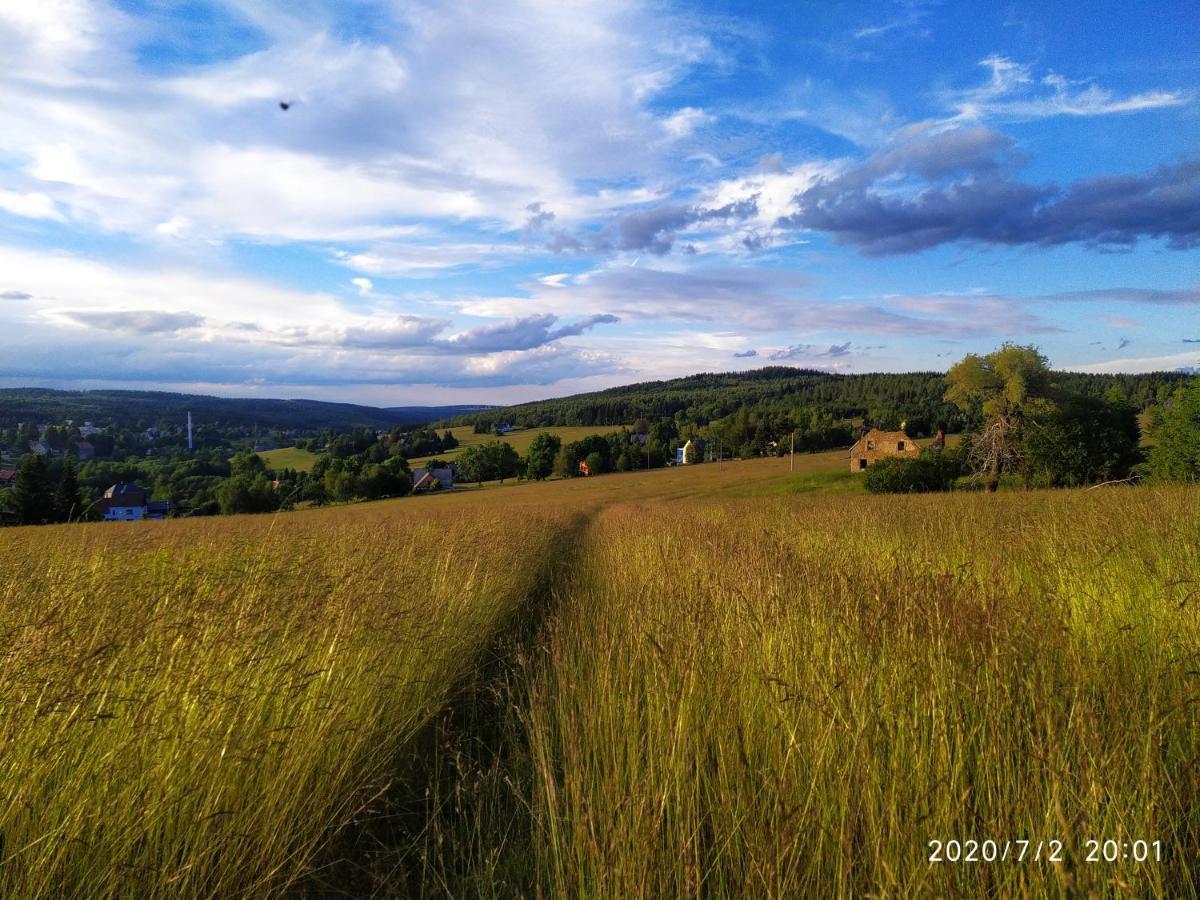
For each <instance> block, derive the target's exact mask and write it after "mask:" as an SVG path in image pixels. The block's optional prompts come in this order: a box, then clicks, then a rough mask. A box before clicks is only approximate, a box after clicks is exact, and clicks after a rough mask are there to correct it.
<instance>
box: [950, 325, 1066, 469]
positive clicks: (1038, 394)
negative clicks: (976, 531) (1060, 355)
mask: <svg viewBox="0 0 1200 900" xmlns="http://www.w3.org/2000/svg"><path fill="white" fill-rule="evenodd" d="M946 380H947V382H949V385H950V387H949V389H948V390H947V391H946V399H947V400H949V401H950V402H951V403H953V404H954V405H955V406H957V407H958V408H959V409H961V410H963V411H964V412H975V411H978V412H979V413H980V414H982V416H983V419H984V425H983V429H982V431H981V432H980V434H979V435H978V436H977V437H976V439H975V440H974V441H973V442H972V464H973V466H974V470H975V472H976V474H977V475H978V476H979V477H981V478H982V479H983V482H984V485H985V486H986V487H987V489H988V490H989V491H994V490H996V488H997V487H998V486H999V484H1000V476H1001V475H1003V474H1004V473H1005V472H1011V471H1014V470H1016V469H1017V468H1018V467H1019V466H1020V464H1021V459H1022V453H1021V445H1022V438H1023V436H1024V430H1025V426H1026V423H1027V422H1028V420H1029V419H1030V417H1031V416H1035V415H1038V414H1045V413H1048V412H1050V411H1051V410H1052V408H1053V404H1052V403H1051V401H1050V400H1049V398H1048V394H1049V390H1050V368H1049V366H1048V364H1047V360H1046V357H1044V356H1043V355H1042V354H1041V353H1039V352H1038V350H1037V348H1036V347H1022V346H1019V345H1017V344H1010V343H1006V344H1004V345H1003V346H1001V347H1000V349H999V350H995V351H993V352H992V353H989V354H987V355H986V356H979V355H978V354H975V353H972V354H969V355H967V356H966V357H964V358H963V359H962V361H961V362H958V363H956V364H955V365H954V366H953V367H952V368H951V369H950V371H949V372H947V373H946Z"/></svg>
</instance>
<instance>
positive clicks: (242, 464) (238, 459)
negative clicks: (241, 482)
mask: <svg viewBox="0 0 1200 900" xmlns="http://www.w3.org/2000/svg"><path fill="white" fill-rule="evenodd" d="M266 471H267V463H266V460H264V459H263V458H262V457H261V456H259V455H258V454H257V453H255V452H254V451H253V450H243V451H242V452H241V453H235V454H234V455H233V456H231V457H230V458H229V473H230V474H231V475H233V476H234V477H235V478H236V477H237V476H239V475H249V476H250V477H251V478H253V477H254V476H255V475H261V474H263V473H265V472H266Z"/></svg>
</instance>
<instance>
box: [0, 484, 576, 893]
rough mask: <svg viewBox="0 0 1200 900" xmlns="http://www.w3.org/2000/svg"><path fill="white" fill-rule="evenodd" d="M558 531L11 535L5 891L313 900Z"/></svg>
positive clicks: (391, 523) (433, 524)
mask: <svg viewBox="0 0 1200 900" xmlns="http://www.w3.org/2000/svg"><path fill="white" fill-rule="evenodd" d="M566 524H567V521H566V519H565V518H564V517H561V516H555V515H553V514H548V513H547V514H542V515H537V514H526V515H524V516H522V518H521V521H520V522H515V523H514V522H504V523H499V522H494V521H489V520H488V519H486V518H477V519H475V520H472V521H464V520H462V519H461V518H458V517H454V516H445V515H442V514H439V513H437V512H436V511H432V510H429V509H424V510H421V514H420V515H419V516H405V515H403V514H402V510H401V508H398V507H392V508H390V509H383V508H379V507H377V508H376V511H375V512H373V513H364V512H362V511H358V510H356V511H355V512H354V514H352V515H351V514H347V512H345V511H326V512H320V513H297V514H293V515H286V516H278V517H273V518H268V517H262V518H254V517H237V518H230V519H213V520H207V521H199V520H192V521H179V522H168V523H145V524H123V525H119V526H116V527H114V526H112V525H105V524H98V525H91V526H87V525H85V526H64V527H58V528H42V529H9V530H6V531H5V532H3V534H2V536H0V539H2V540H3V553H2V554H0V660H2V662H0V791H3V799H2V802H0V834H2V835H3V839H4V848H3V863H2V867H3V868H2V871H0V894H2V895H3V896H11V897H35V896H63V897H67V896H70V897H116V896H138V897H177V896H235V895H237V896H242V895H248V896H267V895H278V894H279V893H281V892H284V891H286V890H289V889H294V888H296V887H297V886H301V885H303V884H305V883H306V880H308V879H311V878H312V876H313V870H314V866H316V865H317V864H318V863H319V862H321V861H322V859H324V858H325V857H326V856H328V855H329V854H330V853H331V852H332V848H334V847H335V846H336V844H337V842H338V841H339V840H340V839H341V836H342V832H343V831H344V830H345V829H347V828H349V827H350V826H351V824H352V823H353V822H354V821H355V820H356V818H361V817H362V816H363V813H364V811H365V810H367V809H368V807H369V805H370V804H371V802H372V800H373V798H376V797H377V796H380V795H382V794H383V793H384V792H386V791H387V789H388V787H389V785H390V784H392V783H393V782H395V781H396V780H397V779H398V778H402V777H403V776H404V774H405V773H404V771H403V769H404V767H405V766H406V765H408V763H407V762H406V756H405V751H406V748H407V747H408V744H409V742H410V741H411V740H412V739H413V738H414V736H415V735H416V734H417V733H418V732H419V731H420V730H421V729H422V728H423V727H424V726H425V725H426V723H428V721H429V720H430V719H431V717H432V716H434V715H435V714H436V713H437V712H438V711H439V710H440V709H441V708H442V706H443V704H444V703H445V702H446V698H447V697H448V696H449V695H450V694H451V692H452V691H453V690H454V689H455V687H456V685H458V684H459V682H460V681H462V680H463V679H464V678H465V677H466V676H468V675H469V673H470V672H471V670H472V668H473V667H474V665H475V664H476V661H477V659H478V657H479V654H480V653H481V652H482V650H483V648H485V647H486V646H487V645H488V643H489V642H490V641H491V640H493V638H494V637H495V636H496V635H497V634H498V633H499V632H500V631H501V630H502V629H503V628H504V627H505V626H506V624H507V622H508V620H509V618H510V617H511V616H512V615H513V614H514V612H515V611H516V610H517V607H518V606H519V604H521V603H522V602H523V601H524V600H525V598H526V597H527V596H528V594H529V592H530V590H531V587H532V585H533V584H534V582H535V581H536V579H537V578H539V577H540V575H541V572H542V565H543V562H544V561H545V559H547V558H548V557H549V554H550V549H551V548H552V547H553V546H554V544H555V542H556V540H557V536H558V535H559V534H561V533H562V529H563V528H564V526H565V525H566Z"/></svg>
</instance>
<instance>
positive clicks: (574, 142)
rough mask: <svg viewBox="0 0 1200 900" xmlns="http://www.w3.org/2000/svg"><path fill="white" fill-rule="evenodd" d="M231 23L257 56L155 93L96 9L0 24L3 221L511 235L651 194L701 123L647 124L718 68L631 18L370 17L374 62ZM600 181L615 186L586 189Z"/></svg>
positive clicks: (165, 78) (599, 13)
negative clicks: (464, 228) (678, 91)
mask: <svg viewBox="0 0 1200 900" xmlns="http://www.w3.org/2000/svg"><path fill="white" fill-rule="evenodd" d="M233 6H234V8H235V10H236V11H237V12H239V13H240V14H242V15H246V16H249V17H252V18H253V19H254V20H255V22H256V24H258V25H259V26H261V27H264V28H265V29H266V30H267V33H268V36H269V38H270V40H271V41H272V43H271V44H270V45H269V46H268V47H267V48H266V49H263V50H261V51H259V52H255V53H251V54H249V55H245V56H242V57H240V58H237V59H233V60H226V61H220V62H215V63H211V64H209V65H206V66H202V67H193V68H191V69H190V70H187V71H186V72H185V73H183V74H169V75H156V74H154V73H151V72H147V71H145V70H143V69H141V68H140V67H139V63H138V60H137V56H136V48H135V45H134V43H133V36H134V35H135V33H136V30H135V29H133V28H132V20H131V19H130V18H129V17H127V16H125V15H124V14H122V13H120V12H119V11H117V10H116V9H115V8H114V7H113V6H111V5H110V4H108V3H105V2H103V0H94V2H90V3H89V2H84V0H53V2H45V3H37V4H15V5H10V6H9V7H6V8H5V9H4V10H0V52H4V51H8V54H7V56H8V59H7V60H6V62H8V63H9V65H7V66H6V67H5V68H4V69H3V71H0V92H3V93H4V95H5V103H4V104H3V105H0V152H2V153H3V155H4V156H5V157H7V158H8V159H10V160H16V161H18V165H19V167H20V168H19V175H20V178H21V179H22V180H23V182H24V185H23V186H22V187H21V188H20V192H21V195H22V197H24V198H25V199H22V200H21V208H22V209H24V210H27V211H28V210H29V209H33V210H34V211H36V212H39V213H41V214H43V215H45V214H47V213H48V212H49V211H50V210H52V209H54V204H57V205H58V206H59V207H61V209H62V210H63V211H64V212H66V213H67V214H69V215H70V216H71V217H72V218H73V219H75V220H76V221H77V222H80V223H84V224H87V223H90V224H91V225H92V226H94V227H98V228H102V229H104V230H108V231H116V232H126V233H130V234H134V235H139V236H151V237H153V236H155V235H157V236H159V237H162V236H169V237H176V238H178V237H182V236H186V235H191V236H195V237H198V238H203V239H208V240H211V239H214V238H221V237H225V236H238V235H241V236H249V237H254V238H259V239H263V240H297V241H310V240H335V241H345V240H372V239H383V238H387V237H389V236H392V237H394V236H396V235H398V234H402V233H403V229H404V228H405V227H411V225H412V224H413V222H414V220H416V219H420V218H423V217H430V218H442V219H446V220H450V221H461V220H464V219H471V220H475V221H479V222H482V223H485V224H487V225H488V226H489V227H498V228H500V229H502V230H503V229H512V228H517V227H519V226H520V224H521V223H522V222H523V221H524V219H525V217H526V216H527V212H526V207H527V206H528V205H529V203H530V202H533V201H535V200H540V201H542V202H544V203H545V204H546V205H547V207H548V208H550V209H552V210H554V212H555V213H556V215H557V216H558V217H559V221H560V222H562V221H571V220H574V219H577V218H579V217H582V216H586V215H588V214H589V213H591V212H593V211H595V210H596V209H597V208H604V207H606V206H607V207H609V208H611V207H612V206H613V205H615V204H620V203H626V202H630V201H631V199H632V198H633V196H634V195H636V194H637V193H638V192H646V191H650V193H653V192H654V188H652V187H649V188H648V187H647V186H646V185H645V184H642V185H638V184H637V183H636V182H637V181H639V180H642V181H646V182H649V181H652V180H654V179H656V178H657V172H658V170H659V167H660V164H661V162H662V158H661V156H660V154H661V153H664V152H666V149H665V148H661V147H659V146H658V145H659V143H661V142H660V141H659V140H658V139H659V138H661V135H662V129H663V128H666V129H667V130H668V131H669V132H670V133H673V134H677V135H682V134H684V133H686V132H687V131H689V130H690V129H692V128H694V127H696V126H697V125H698V124H700V123H701V122H702V121H705V120H706V117H707V115H708V114H706V113H704V112H703V111H701V110H698V109H691V108H685V109H681V110H679V111H678V112H677V113H675V114H674V115H673V116H671V117H669V118H668V119H667V120H666V121H665V123H664V122H663V121H662V120H660V119H659V118H658V117H657V116H656V115H654V114H653V113H651V112H650V111H649V109H648V108H647V104H648V103H649V102H650V101H651V100H652V99H653V98H654V97H655V95H656V94H657V93H658V92H659V91H661V90H662V89H663V88H665V87H667V86H669V85H671V84H673V83H674V82H675V81H677V80H678V79H679V78H680V77H682V75H683V74H684V73H685V72H686V71H688V70H689V69H690V68H691V67H694V66H696V65H699V64H702V63H704V62H705V61H706V60H708V59H710V58H712V57H713V56H714V54H713V52H712V50H711V47H709V46H708V45H707V43H706V42H705V41H704V40H703V39H701V38H699V37H698V36H694V35H693V34H692V32H693V30H694V29H693V26H692V25H691V24H690V23H688V22H686V21H683V20H681V19H679V18H677V17H674V16H672V15H671V14H669V13H665V12H663V11H661V10H655V11H650V10H646V9H645V8H644V7H642V5H641V4H638V3H634V2H624V0H614V2H612V3H604V4H582V5H581V4H566V5H564V4H559V3H551V2H547V0H499V2H498V3H495V4H492V5H491V6H489V9H488V13H487V14H486V15H482V14H480V13H479V11H478V9H477V8H476V7H475V6H474V5H473V4H469V3H467V2H466V0H458V2H451V3H444V4H437V5H416V4H414V5H407V4H403V5H401V4H397V5H389V6H381V7H379V8H377V9H375V10H374V14H375V15H377V16H378V22H377V23H376V24H377V27H378V33H379V34H380V35H385V36H386V43H383V42H380V43H372V42H371V41H350V40H343V39H340V38H338V37H336V36H335V33H336V30H335V29H334V27H333V26H332V24H331V23H330V22H329V21H328V19H329V15H328V14H315V8H314V10H308V6H307V5H306V6H305V7H304V9H303V12H304V15H301V14H300V13H296V14H295V15H292V13H291V12H289V11H288V10H287V9H286V8H284V7H280V6H277V5H275V4H270V5H265V6H264V5H256V4H252V3H248V2H240V0H239V2H236V3H234V4H233ZM310 12H313V13H314V14H313V15H309V13H310ZM306 20H307V25H305V22H306ZM65 22H69V23H70V25H69V26H64V24H63V23H65ZM174 24H176V25H178V23H177V22H176V23H174ZM631 35H636V36H637V37H635V38H631ZM464 47H469V48H470V52H466V53H464V52H463V48H464ZM283 99H289V100H292V101H294V105H293V106H292V108H291V109H290V110H288V111H286V112H284V111H282V110H280V109H279V107H278V105H277V104H278V101H279V100H283ZM613 177H620V178H621V179H622V180H624V181H625V182H627V183H629V184H630V186H629V187H627V188H623V189H622V190H621V191H618V192H610V193H609V195H608V196H605V192H604V191H603V190H601V189H598V188H596V187H595V186H594V185H595V184H597V183H599V182H600V181H602V180H604V179H609V178H613ZM583 181H590V183H591V184H592V185H593V186H592V187H589V188H586V189H585V188H580V187H579V185H580V184H581V183H582V182H583ZM31 195H40V196H41V198H42V199H29V197H30V196H31ZM7 199H8V204H7V205H16V203H17V201H16V200H14V199H13V198H12V197H8V198H7ZM21 214H26V213H24V212H23V213H21Z"/></svg>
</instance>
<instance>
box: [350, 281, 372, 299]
mask: <svg viewBox="0 0 1200 900" xmlns="http://www.w3.org/2000/svg"><path fill="white" fill-rule="evenodd" d="M350 283H351V284H352V285H354V286H355V287H356V288H357V289H358V293H359V294H360V295H361V296H363V297H366V296H367V295H368V294H370V293H371V291H372V290H374V288H375V285H374V283H372V281H371V279H370V278H351V279H350Z"/></svg>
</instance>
